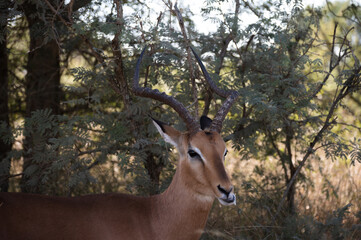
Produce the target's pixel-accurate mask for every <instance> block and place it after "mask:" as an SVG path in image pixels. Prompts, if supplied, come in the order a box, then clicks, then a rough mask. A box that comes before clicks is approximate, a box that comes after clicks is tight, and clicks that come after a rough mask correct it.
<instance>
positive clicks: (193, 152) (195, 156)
mask: <svg viewBox="0 0 361 240" xmlns="http://www.w3.org/2000/svg"><path fill="white" fill-rule="evenodd" d="M188 155H189V156H190V157H191V158H199V159H201V156H199V154H198V153H196V152H195V151H194V150H189V151H188Z"/></svg>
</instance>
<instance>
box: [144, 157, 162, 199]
mask: <svg viewBox="0 0 361 240" xmlns="http://www.w3.org/2000/svg"><path fill="white" fill-rule="evenodd" d="M155 157H156V156H155V155H154V154H153V153H150V152H147V159H146V161H145V169H146V170H147V172H148V175H149V178H150V181H151V189H149V193H150V195H154V194H158V193H159V192H160V188H159V177H160V174H161V172H162V170H163V167H164V164H163V162H162V161H160V162H159V163H157V162H156V159H155Z"/></svg>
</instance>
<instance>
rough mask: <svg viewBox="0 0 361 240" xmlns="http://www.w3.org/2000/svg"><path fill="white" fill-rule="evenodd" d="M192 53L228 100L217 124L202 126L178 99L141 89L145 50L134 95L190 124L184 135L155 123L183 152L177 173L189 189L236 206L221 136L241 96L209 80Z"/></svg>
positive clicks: (203, 121)
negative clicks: (164, 107)
mask: <svg viewBox="0 0 361 240" xmlns="http://www.w3.org/2000/svg"><path fill="white" fill-rule="evenodd" d="M192 51H193V54H194V55H195V57H196V59H197V61H198V64H199V65H200V67H201V69H202V72H203V74H204V77H205V80H206V81H207V82H208V84H209V86H210V88H211V89H212V90H213V91H214V92H215V93H216V94H218V95H220V96H221V97H224V98H226V101H225V102H224V103H223V105H222V107H221V108H220V109H219V111H218V112H217V114H216V115H215V117H214V120H213V121H212V120H211V119H209V118H208V117H206V116H202V117H201V119H200V124H199V123H197V121H196V120H195V119H194V118H193V116H191V114H190V113H189V112H188V110H187V109H186V108H185V107H184V106H183V104H182V103H180V102H178V101H177V100H176V99H175V98H173V97H171V96H168V95H166V94H165V93H160V92H159V91H158V90H152V89H149V88H144V87H140V86H139V68H140V63H141V60H142V57H143V55H144V52H145V48H144V49H143V51H142V53H141V55H140V57H139V59H138V62H137V66H136V71H135V75H134V82H133V92H134V93H135V94H136V95H138V96H142V97H148V98H152V99H155V100H158V101H161V102H163V103H165V104H167V105H169V106H171V107H172V108H173V109H174V110H175V111H176V112H177V113H178V114H179V116H180V117H181V118H182V119H183V121H184V122H185V123H186V125H187V129H188V131H187V132H184V133H182V132H180V131H178V130H176V129H174V128H173V127H171V126H169V125H167V124H165V123H163V122H161V121H158V120H155V119H153V122H154V125H155V126H156V127H157V129H158V131H159V133H160V134H161V135H162V137H163V138H164V139H165V141H167V142H169V143H171V144H172V145H174V146H175V147H176V148H177V149H178V151H179V154H180V161H179V163H178V170H177V171H180V176H181V178H182V181H183V182H184V183H185V185H186V187H187V189H190V190H192V191H193V192H194V193H195V194H196V195H198V196H200V197H202V198H203V199H214V197H216V198H218V200H219V201H220V203H221V204H223V205H231V204H236V197H235V195H234V190H233V186H232V184H231V182H230V179H229V177H228V175H227V173H226V170H225V168H224V160H225V155H226V154H227V152H228V151H227V148H226V144H225V142H224V141H223V138H222V137H221V135H220V132H221V129H222V122H223V120H224V119H225V116H226V114H227V113H228V111H229V109H230V107H231V106H232V104H233V102H234V101H235V100H236V98H237V97H238V92H236V91H225V90H222V89H219V88H218V87H217V86H216V85H215V83H214V82H213V81H212V79H211V78H210V77H209V74H208V73H207V71H206V69H205V67H204V65H203V63H202V61H201V60H200V58H199V57H198V55H197V54H196V53H195V51H194V50H193V49H192Z"/></svg>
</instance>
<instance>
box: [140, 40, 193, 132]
mask: <svg viewBox="0 0 361 240" xmlns="http://www.w3.org/2000/svg"><path fill="white" fill-rule="evenodd" d="M146 48H147V46H145V47H144V49H143V51H142V53H141V54H140V56H139V58H138V61H137V64H136V67H135V73H134V78H133V93H134V94H135V95H137V96H140V97H145V98H151V99H154V100H157V101H160V102H162V103H165V104H167V105H168V106H170V107H171V108H173V109H174V110H175V111H176V112H177V113H178V114H179V116H180V117H181V118H182V119H183V121H184V122H185V123H186V125H187V129H188V131H190V132H196V131H198V130H199V124H198V123H197V122H196V120H195V119H194V118H193V117H192V116H191V114H190V113H189V112H188V110H187V109H186V108H185V107H184V105H183V104H182V103H180V102H178V101H177V100H176V99H175V98H173V97H171V96H169V95H167V94H166V93H164V92H159V90H158V89H150V88H147V87H140V86H139V68H140V63H141V62H142V58H143V55H144V52H145V50H146Z"/></svg>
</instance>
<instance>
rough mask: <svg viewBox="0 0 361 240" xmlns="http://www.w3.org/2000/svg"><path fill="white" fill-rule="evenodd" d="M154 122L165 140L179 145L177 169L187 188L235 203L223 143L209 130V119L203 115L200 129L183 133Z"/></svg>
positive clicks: (229, 203)
mask: <svg viewBox="0 0 361 240" xmlns="http://www.w3.org/2000/svg"><path fill="white" fill-rule="evenodd" d="M153 123H154V125H155V126H156V127H157V129H158V131H159V133H160V134H161V135H162V137H163V138H164V140H165V141H166V142H168V143H171V144H172V145H174V146H175V147H176V148H177V149H178V151H179V154H180V161H179V163H178V171H180V176H181V178H182V181H183V182H184V184H185V185H186V186H187V189H190V190H191V191H192V192H193V193H194V195H196V196H199V197H200V198H203V199H211V200H213V199H214V197H216V198H218V200H219V201H220V203H222V204H223V205H231V204H236V197H235V195H234V191H233V186H232V184H231V181H230V179H229V177H228V175H227V173H226V170H225V167H224V160H225V156H226V155H227V152H228V151H227V148H226V144H225V142H224V141H223V138H222V137H221V135H220V134H219V133H218V132H216V131H211V130H210V124H211V123H212V120H211V119H209V118H208V117H205V116H202V117H201V121H200V123H201V124H200V129H199V131H197V132H193V133H190V132H185V133H182V132H180V131H178V130H176V129H174V128H173V127H171V126H169V125H167V124H165V123H163V122H161V121H158V120H155V119H153Z"/></svg>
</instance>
